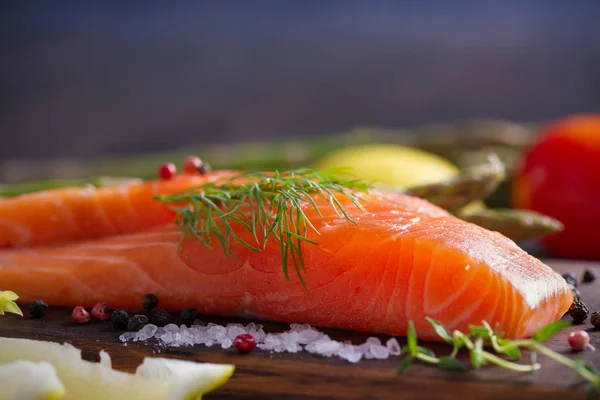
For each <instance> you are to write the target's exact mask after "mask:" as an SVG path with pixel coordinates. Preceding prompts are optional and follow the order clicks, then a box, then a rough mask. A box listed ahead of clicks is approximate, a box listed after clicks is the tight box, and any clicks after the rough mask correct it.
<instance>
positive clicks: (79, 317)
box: [71, 306, 90, 324]
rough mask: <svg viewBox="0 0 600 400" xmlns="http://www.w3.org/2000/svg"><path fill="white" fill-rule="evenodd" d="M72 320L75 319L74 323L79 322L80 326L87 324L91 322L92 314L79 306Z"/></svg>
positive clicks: (75, 309) (72, 314) (74, 310)
mask: <svg viewBox="0 0 600 400" xmlns="http://www.w3.org/2000/svg"><path fill="white" fill-rule="evenodd" d="M71 318H73V321H75V322H77V323H78V324H85V323H87V322H89V321H90V314H89V313H88V312H87V311H85V308H83V307H81V306H77V307H75V308H74V309H73V312H72V313H71Z"/></svg>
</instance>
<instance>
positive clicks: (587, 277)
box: [581, 269, 596, 283]
mask: <svg viewBox="0 0 600 400" xmlns="http://www.w3.org/2000/svg"><path fill="white" fill-rule="evenodd" d="M581 280H582V281H583V282H585V283H590V282H594V281H595V280H596V274H595V273H594V271H590V270H589V269H586V270H585V271H584V272H583V278H582V279H581Z"/></svg>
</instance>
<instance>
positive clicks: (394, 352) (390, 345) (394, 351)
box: [385, 338, 400, 356]
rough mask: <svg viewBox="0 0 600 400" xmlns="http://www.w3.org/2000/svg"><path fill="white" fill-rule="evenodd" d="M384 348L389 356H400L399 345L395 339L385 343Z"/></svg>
mask: <svg viewBox="0 0 600 400" xmlns="http://www.w3.org/2000/svg"><path fill="white" fill-rule="evenodd" d="M385 347H387V349H388V351H389V353H390V355H391V356H399V355H400V343H398V340H396V338H391V339H389V340H388V341H387V342H386V343H385Z"/></svg>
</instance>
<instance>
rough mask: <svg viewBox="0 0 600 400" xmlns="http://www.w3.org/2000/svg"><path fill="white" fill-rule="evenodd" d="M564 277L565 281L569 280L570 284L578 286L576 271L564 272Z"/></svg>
mask: <svg viewBox="0 0 600 400" xmlns="http://www.w3.org/2000/svg"><path fill="white" fill-rule="evenodd" d="M562 277H563V279H564V280H565V281H567V283H568V284H570V285H573V286H575V287H577V277H576V276H575V274H574V273H572V272H567V273H566V274H564V275H563V276H562Z"/></svg>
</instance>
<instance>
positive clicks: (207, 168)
mask: <svg viewBox="0 0 600 400" xmlns="http://www.w3.org/2000/svg"><path fill="white" fill-rule="evenodd" d="M211 170H212V168H211V167H210V165H208V164H207V163H202V165H200V166H199V167H198V172H199V173H200V175H206V174H208V173H209V172H210V171H211Z"/></svg>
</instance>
